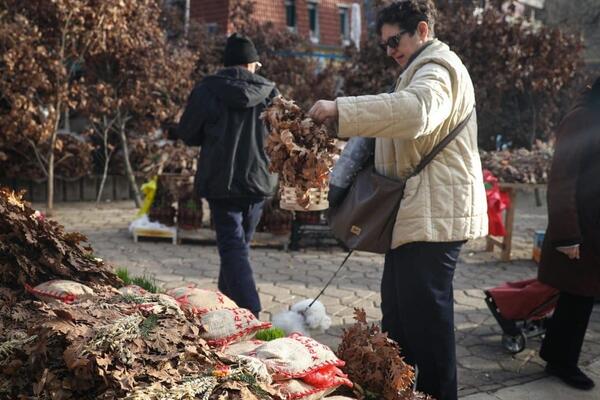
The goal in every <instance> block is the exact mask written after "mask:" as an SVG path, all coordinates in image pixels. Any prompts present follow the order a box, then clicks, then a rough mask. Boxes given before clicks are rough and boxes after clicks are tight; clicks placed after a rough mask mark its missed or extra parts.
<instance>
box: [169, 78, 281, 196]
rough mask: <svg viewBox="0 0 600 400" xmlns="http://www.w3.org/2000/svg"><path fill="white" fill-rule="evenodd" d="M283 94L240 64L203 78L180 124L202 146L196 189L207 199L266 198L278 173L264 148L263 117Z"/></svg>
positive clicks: (186, 139) (183, 134) (185, 137)
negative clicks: (274, 171)
mask: <svg viewBox="0 0 600 400" xmlns="http://www.w3.org/2000/svg"><path fill="white" fill-rule="evenodd" d="M277 94H278V91H277V89H276V88H275V84H274V83H273V82H271V81H269V80H267V79H265V78H263V77H262V76H260V75H256V74H253V73H251V72H250V71H248V70H246V69H245V68H241V67H228V68H224V69H222V70H220V71H219V72H218V73H217V74H215V75H210V76H207V77H206V78H204V79H203V80H202V81H201V82H200V83H199V84H198V85H197V86H196V87H195V88H194V90H193V91H192V93H191V95H190V97H189V99H188V103H187V106H186V109H185V112H184V113H183V116H182V117H181V120H180V122H179V126H178V128H177V136H178V137H179V138H180V139H182V140H183V141H184V142H185V143H186V144H187V145H189V146H201V150H200V157H199V162H198V169H197V172H196V178H195V184H194V186H195V190H196V193H197V195H198V196H200V197H204V198H207V199H223V198H229V199H256V200H260V199H264V198H265V197H269V196H272V195H273V194H274V191H275V186H276V183H277V177H276V175H273V174H271V173H269V159H268V157H267V155H266V153H265V150H264V141H265V138H266V136H267V129H266V128H265V126H264V124H263V122H262V121H261V120H260V118H259V116H260V114H261V112H262V111H263V110H264V109H265V107H266V106H267V105H268V103H269V102H270V101H271V99H272V98H273V97H275V96H276V95H277Z"/></svg>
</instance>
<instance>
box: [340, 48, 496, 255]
mask: <svg viewBox="0 0 600 400" xmlns="http://www.w3.org/2000/svg"><path fill="white" fill-rule="evenodd" d="M336 102H337V107H338V111H339V120H338V126H339V132H338V135H339V136H340V137H342V138H344V137H353V136H364V137H375V138H376V144H375V168H376V170H377V171H378V172H379V173H381V174H384V175H386V176H389V177H394V178H406V177H407V176H408V175H409V174H410V173H411V171H412V170H413V169H414V168H415V167H416V166H417V164H418V163H419V161H420V160H421V158H422V157H424V156H425V155H427V154H428V153H429V152H430V151H431V149H432V148H433V147H434V146H435V145H436V144H437V143H439V142H440V141H441V140H442V139H443V138H444V137H445V136H446V135H448V134H449V133H450V132H451V131H452V129H453V128H454V127H455V126H457V125H458V124H460V122H461V121H462V120H463V119H465V118H467V117H468V116H469V114H470V113H471V111H472V110H473V108H474V106H475V94H474V90H473V84H472V82H471V78H470V76H469V73H468V72H467V69H466V68H465V66H464V65H463V63H462V62H461V60H460V59H459V57H458V56H457V55H456V54H455V53H454V52H452V51H451V50H450V49H449V47H448V46H447V45H446V44H444V43H442V42H440V41H439V40H436V39H434V40H433V42H432V43H431V44H429V45H428V46H427V47H426V48H425V49H424V50H423V51H422V52H421V53H419V54H418V55H417V56H416V58H415V59H414V60H412V62H411V63H410V64H409V65H408V66H407V67H406V68H405V69H404V71H403V72H402V73H401V75H400V76H399V78H398V80H397V83H396V90H395V92H394V93H385V94H379V95H370V96H358V97H340V98H338V99H337V100H336ZM487 231H488V223H487V202H486V197H485V188H484V185H483V177H482V171H481V161H480V158H479V151H478V148H477V119H476V118H472V119H471V120H470V122H469V124H468V125H467V127H466V128H465V129H464V130H463V131H462V132H461V133H460V134H459V135H458V137H457V138H455V139H454V140H453V141H452V142H451V143H450V144H449V145H448V146H447V147H446V148H445V149H444V150H443V151H442V152H440V154H438V155H437V157H436V158H435V159H434V160H433V161H431V163H429V165H428V166H427V167H426V168H425V169H424V170H423V171H421V173H420V174H419V175H417V176H416V177H414V178H411V179H409V180H408V181H407V182H406V189H405V193H404V197H403V199H402V202H401V205H400V208H399V210H398V213H397V217H396V223H395V227H394V234H393V238H392V248H396V247H398V246H401V245H403V244H406V243H410V242H451V241H460V240H468V239H474V238H478V237H481V236H485V235H487Z"/></svg>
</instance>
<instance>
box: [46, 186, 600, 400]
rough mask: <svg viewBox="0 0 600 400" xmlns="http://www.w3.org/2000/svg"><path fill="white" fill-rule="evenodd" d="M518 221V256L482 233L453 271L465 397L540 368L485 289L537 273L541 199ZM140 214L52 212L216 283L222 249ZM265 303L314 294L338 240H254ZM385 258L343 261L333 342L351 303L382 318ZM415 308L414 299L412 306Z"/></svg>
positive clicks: (112, 257) (112, 245)
mask: <svg viewBox="0 0 600 400" xmlns="http://www.w3.org/2000/svg"><path fill="white" fill-rule="evenodd" d="M519 200H520V203H519V207H518V212H517V220H516V224H515V231H516V236H515V239H514V251H513V259H514V261H512V262H510V263H502V262H499V261H498V259H497V254H496V255H494V254H490V253H486V252H485V251H484V249H485V243H484V241H483V240H477V241H473V242H471V243H468V245H467V246H466V247H465V249H464V250H463V252H462V254H461V259H460V262H459V265H458V267H457V270H456V277H455V293H454V295H455V299H456V305H455V311H456V316H455V320H456V338H457V352H458V365H459V388H460V389H459V390H460V394H461V396H467V395H469V394H473V393H481V392H490V391H495V390H498V389H502V388H505V387H509V386H515V385H518V384H521V383H524V382H529V381H533V380H536V379H538V378H540V377H542V376H543V375H544V373H543V367H542V365H543V363H542V361H541V360H540V359H539V357H538V356H537V350H538V348H539V340H535V339H534V340H531V341H530V343H529V344H528V347H527V349H526V350H525V351H524V352H522V353H520V354H518V355H516V356H512V355H510V354H509V353H507V352H506V351H505V350H504V349H503V348H502V346H501V345H500V335H501V331H500V328H499V326H498V325H497V324H496V321H495V320H494V318H493V317H492V316H491V314H490V313H489V311H488V309H487V307H486V305H485V303H484V300H483V298H484V295H483V292H482V289H485V288H489V287H493V286H496V285H498V284H500V283H502V282H505V281H510V280H519V279H524V278H528V277H532V276H535V265H534V264H533V263H532V262H531V261H529V258H530V256H531V238H532V235H533V231H534V230H536V229H543V228H544V227H545V224H546V219H545V208H544V207H536V206H535V204H534V200H533V197H532V196H531V195H530V194H521V195H520V198H519ZM134 215H135V210H134V208H133V205H132V204H130V203H105V204H101V205H100V206H96V205H95V204H92V203H64V204H59V205H58V207H57V210H56V213H55V216H54V218H55V219H57V220H58V221H60V222H61V223H62V224H64V225H65V226H66V227H67V229H68V230H79V231H81V232H83V233H85V234H86V235H88V237H89V239H90V242H91V244H92V247H93V248H94V249H95V251H96V254H97V255H98V256H99V257H102V258H104V259H105V260H107V261H108V262H110V263H111V264H113V265H115V266H117V267H127V268H128V269H129V270H130V271H131V272H132V273H133V274H148V275H154V276H155V277H156V279H157V280H159V281H161V282H162V283H163V285H164V286H165V287H166V288H168V287H173V286H177V285H181V284H182V283H189V282H194V283H197V284H198V285H199V286H202V287H216V278H217V274H218V268H219V257H218V254H217V250H216V247H215V246H211V245H198V244H183V245H177V246H176V245H173V244H171V243H169V242H164V241H143V242H140V243H137V244H135V243H133V241H132V239H131V237H130V236H129V234H128V231H127V226H128V223H129V221H130V220H131V219H133V217H134ZM251 257H252V263H253V265H254V268H255V272H256V280H257V284H258V287H259V291H260V295H261V299H262V302H263V308H264V311H263V313H262V315H261V317H262V318H263V319H269V318H270V317H271V315H273V314H274V313H277V312H279V311H282V310H285V309H287V307H288V306H289V305H291V304H293V303H294V302H296V301H299V300H301V299H304V298H307V297H312V296H315V295H316V293H318V291H319V290H320V288H321V286H322V284H323V283H324V282H325V281H326V280H327V279H328V278H329V277H330V275H331V274H332V273H333V271H334V270H335V269H336V268H337V265H339V263H340V262H341V261H342V259H343V257H344V253H343V252H342V250H341V249H338V248H328V249H305V250H301V251H298V252H284V251H281V250H278V249H268V248H256V249H254V250H253V252H252V256H251ZM382 265H383V258H382V257H381V256H378V255H372V254H368V253H358V254H356V255H353V256H352V257H351V258H350V260H349V261H348V263H347V268H345V269H344V270H343V272H341V273H340V276H339V277H338V279H337V280H336V281H335V282H334V284H333V285H332V286H331V287H330V288H329V289H328V290H327V292H326V293H325V295H324V296H323V297H322V302H323V303H324V304H325V305H326V307H327V309H328V312H329V314H330V315H331V316H332V317H333V326H332V327H331V329H329V330H328V331H327V332H325V333H315V335H314V336H315V337H317V338H318V339H319V340H321V341H322V342H324V343H326V344H328V345H330V346H332V347H334V348H335V347H336V346H337V344H338V343H339V335H340V334H341V331H342V329H343V327H344V326H348V325H349V324H352V322H353V318H352V315H353V309H354V307H362V308H364V309H365V310H366V312H367V316H368V318H369V319H370V320H372V321H378V320H379V319H380V316H381V314H380V311H379V300H380V298H379V281H380V278H381V272H382ZM415 306H418V305H415ZM598 359H600V307H597V308H596V310H595V312H594V314H593V316H592V321H591V324H590V327H589V330H588V335H587V337H586V341H585V345H584V349H583V352H582V363H583V364H584V365H587V364H590V363H592V362H593V361H595V360H598Z"/></svg>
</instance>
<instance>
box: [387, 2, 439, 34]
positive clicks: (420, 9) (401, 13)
mask: <svg viewBox="0 0 600 400" xmlns="http://www.w3.org/2000/svg"><path fill="white" fill-rule="evenodd" d="M436 17H437V9H436V7H435V4H434V3H433V1H432V0H396V1H394V2H392V3H391V4H389V5H387V6H385V7H384V8H382V9H381V10H379V12H378V13H377V33H378V34H379V35H381V27H382V26H383V25H384V24H389V25H398V26H399V27H400V28H401V29H404V30H405V31H407V32H409V33H410V34H411V35H413V34H414V33H415V32H416V30H417V25H419V22H421V21H425V22H427V25H429V31H430V34H431V36H433V35H434V26H435V20H436Z"/></svg>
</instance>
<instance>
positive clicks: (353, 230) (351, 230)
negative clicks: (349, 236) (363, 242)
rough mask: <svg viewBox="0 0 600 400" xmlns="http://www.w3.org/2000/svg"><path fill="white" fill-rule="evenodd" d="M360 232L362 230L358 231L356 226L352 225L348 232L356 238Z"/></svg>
mask: <svg viewBox="0 0 600 400" xmlns="http://www.w3.org/2000/svg"><path fill="white" fill-rule="evenodd" d="M361 231H362V229H360V228H359V227H358V226H356V225H352V226H351V227H350V232H351V233H353V234H354V235H356V236H358V235H360V232H361Z"/></svg>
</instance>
